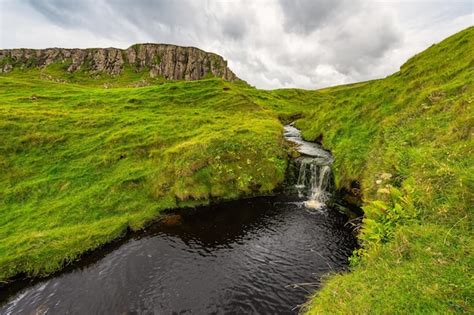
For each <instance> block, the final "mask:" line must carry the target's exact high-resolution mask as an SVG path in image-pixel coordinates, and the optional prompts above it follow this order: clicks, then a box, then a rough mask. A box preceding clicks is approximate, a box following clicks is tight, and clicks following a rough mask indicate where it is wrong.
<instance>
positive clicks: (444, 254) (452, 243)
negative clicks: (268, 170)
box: [297, 27, 474, 314]
mask: <svg viewBox="0 0 474 315" xmlns="http://www.w3.org/2000/svg"><path fill="white" fill-rule="evenodd" d="M473 51H474V28H473V27H471V28H469V29H467V30H465V31H463V32H460V33H458V34H456V35H454V36H452V37H450V38H448V39H446V40H445V41H443V42H441V43H439V44H437V45H434V46H432V47H430V48H429V49H428V50H426V51H424V52H422V53H420V54H418V55H416V56H415V57H413V58H411V59H410V60H409V61H408V62H407V63H405V64H404V65H403V66H402V67H401V69H400V71H399V72H397V73H395V74H393V75H391V76H389V77H387V78H385V79H383V80H376V81H372V82H367V83H363V84H359V85H355V86H347V87H344V86H343V87H336V88H329V89H325V90H321V91H319V92H318V93H320V94H322V97H321V98H320V100H319V101H318V102H317V110H315V111H310V112H309V113H307V114H306V115H305V116H304V118H302V119H300V120H299V121H298V122H297V126H298V127H299V128H301V129H302V130H303V135H304V136H305V137H306V138H308V139H314V138H316V137H317V136H319V135H320V134H321V133H322V135H323V144H324V145H325V146H326V147H327V148H329V149H330V150H331V151H332V152H333V154H334V156H335V157H336V160H335V167H336V170H335V174H336V179H337V182H338V184H339V186H342V185H350V182H351V181H353V180H357V181H359V182H360V183H361V187H362V191H363V196H364V201H365V206H364V212H365V218H364V220H363V223H362V229H361V232H360V235H359V238H360V240H361V241H362V245H363V248H362V249H361V250H360V251H359V252H358V254H359V255H358V256H354V257H353V258H352V265H353V267H352V268H351V272H350V273H348V274H342V275H334V276H331V277H329V278H328V279H327V280H326V281H325V283H324V285H323V289H322V290H321V291H319V292H318V293H316V295H315V296H314V297H313V299H312V301H311V302H310V303H309V304H308V306H307V312H308V313H311V314H320V313H340V314H352V313H359V314H360V313H362V314H367V313H373V314H395V313H403V314H406V313H410V314H433V313H438V314H447V313H456V312H459V313H472V312H474V308H473V300H472V298H473V292H474V287H473V283H474V282H473V273H472V267H473V265H474V264H473V263H474V260H473V258H474V256H473V253H472V250H473V246H474V245H473V244H474V238H473V232H472V231H473V221H472V220H473V213H472V211H473V205H474V198H473V194H474V152H473V151H474V141H473V136H474V107H473V102H474V85H473V79H474V54H473ZM315 105H316V104H315Z"/></svg>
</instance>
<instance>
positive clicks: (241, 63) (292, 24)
mask: <svg viewBox="0 0 474 315" xmlns="http://www.w3.org/2000/svg"><path fill="white" fill-rule="evenodd" d="M473 24H474V0H413V1H409V0H405V1H403V0H401V1H394V0H378V1H376V0H274V1H273V0H253V1H252V0H248V1H246V0H240V1H237V0H235V1H230V0H229V1H211V0H0V48H23V47H27V48H47V47H79V48H86V47H120V48H126V47H128V46H130V45H132V44H134V43H142V42H157V43H171V44H177V45H184V46H196V47H199V48H201V49H204V50H207V51H212V52H215V53H218V54H220V55H222V56H223V57H224V58H225V59H227V60H228V61H229V66H230V68H231V69H232V70H233V71H234V72H235V73H236V74H237V75H238V76H239V77H240V78H242V79H244V80H246V81H247V82H249V83H250V84H252V85H255V86H257V87H259V88H279V87H302V88H320V87H326V86H331V85H336V84H342V83H349V82H354V81H361V80H367V79H372V78H379V77H383V76H386V75H388V74H390V73H393V72H395V71H397V70H398V68H399V67H400V65H401V64H402V63H403V62H404V61H406V59H407V58H409V57H410V56H412V55H413V54H415V53H417V52H419V51H421V50H423V49H425V48H427V47H429V46H430V45H431V44H433V43H436V42H438V41H440V40H442V39H443V38H445V37H447V36H449V35H451V34H454V33H456V32H458V31H460V30H462V29H464V28H466V27H468V26H471V25H473Z"/></svg>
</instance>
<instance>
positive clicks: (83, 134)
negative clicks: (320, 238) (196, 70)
mask: <svg viewBox="0 0 474 315" xmlns="http://www.w3.org/2000/svg"><path fill="white" fill-rule="evenodd" d="M36 77H37V73H34V72H33V73H31V72H29V73H22V74H21V75H18V76H16V75H8V76H2V77H0V91H1V92H0V99H1V106H0V133H1V139H2V141H1V142H0V166H1V169H2V170H4V171H2V173H1V175H0V187H2V188H0V200H1V202H0V226H1V228H0V239H1V240H2V241H1V242H0V279H2V280H6V279H8V278H11V277H13V276H15V275H17V274H19V273H27V274H28V275H31V276H34V275H45V274H48V273H50V272H52V271H55V270H57V269H58V268H60V267H61V266H62V265H63V264H64V263H67V262H69V261H72V260H74V259H75V258H76V257H77V256H78V255H79V254H81V253H83V252H84V251H87V250H90V249H93V248H96V247H98V246H100V245H102V244H104V243H105V242H107V241H110V240H112V239H114V238H117V237H118V236H119V235H121V234H123V233H124V232H125V231H126V230H127V229H128V228H130V229H134V230H135V229H139V228H141V227H143V226H144V225H145V224H146V223H148V222H149V221H150V220H152V219H154V218H156V217H157V216H158V214H159V213H160V211H161V210H163V209H166V208H175V207H182V206H189V205H197V204H206V203H209V202H210V201H212V200H213V199H231V198H237V197H239V196H244V195H253V194H265V193H268V192H270V191H272V190H273V189H274V188H275V187H276V186H277V185H278V184H279V183H281V182H282V181H283V178H284V172H285V169H286V152H285V149H284V146H283V145H282V139H281V132H282V127H281V125H280V123H279V121H278V120H277V118H276V117H275V116H273V115H271V114H270V113H268V112H267V111H266V110H264V109H263V108H261V107H260V106H258V105H256V104H255V103H253V102H252V101H251V100H249V99H248V98H247V97H246V96H245V95H243V94H241V93H240V92H239V91H238V90H237V89H234V88H232V87H231V88H230V89H226V90H225V91H224V90H223V88H224V87H226V86H228V85H229V84H230V83H226V82H223V81H221V80H218V79H210V80H203V81H196V82H174V83H168V84H163V85H159V86H151V87H142V88H115V89H103V88H98V87H91V86H87V87H84V86H80V85H74V84H69V83H57V82H48V81H44V80H39V79H36Z"/></svg>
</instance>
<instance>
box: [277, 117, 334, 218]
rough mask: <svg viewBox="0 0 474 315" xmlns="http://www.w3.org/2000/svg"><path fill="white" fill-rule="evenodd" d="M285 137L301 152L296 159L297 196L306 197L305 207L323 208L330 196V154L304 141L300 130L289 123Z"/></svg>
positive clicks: (331, 159)
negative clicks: (301, 155) (297, 171)
mask: <svg viewBox="0 0 474 315" xmlns="http://www.w3.org/2000/svg"><path fill="white" fill-rule="evenodd" d="M285 138H286V139H287V140H289V141H291V142H293V143H296V144H297V145H298V148H297V150H298V152H300V153H301V154H303V157H301V158H299V159H298V160H297V162H298V163H299V165H300V167H299V173H298V180H297V182H296V185H295V187H296V189H297V191H298V195H299V197H300V198H307V200H306V201H305V202H304V205H305V206H306V207H307V208H312V209H320V208H324V207H325V205H326V202H327V201H328V200H329V199H330V197H331V193H330V184H331V164H332V162H333V158H332V156H331V154H330V153H329V152H327V151H325V150H323V149H322V148H321V147H320V146H319V145H318V144H316V143H313V142H308V141H304V140H303V139H302V138H301V133H300V131H299V130H298V129H296V128H295V127H293V126H291V125H288V126H285Z"/></svg>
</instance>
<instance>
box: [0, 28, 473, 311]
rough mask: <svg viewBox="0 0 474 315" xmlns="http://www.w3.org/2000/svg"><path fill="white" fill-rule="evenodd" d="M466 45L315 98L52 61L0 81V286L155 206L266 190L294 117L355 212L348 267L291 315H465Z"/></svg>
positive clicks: (62, 258) (455, 44)
mask: <svg viewBox="0 0 474 315" xmlns="http://www.w3.org/2000/svg"><path fill="white" fill-rule="evenodd" d="M472 51H474V28H473V27H471V28H468V29H466V30H464V31H462V32H460V33H458V34H455V35H453V36H452V37H450V38H448V39H446V40H445V41H443V42H441V43H439V44H437V45H434V46H432V47H430V48H429V49H427V50H426V51H424V52H422V53H420V54H418V55H416V56H414V57H413V58H411V59H410V60H409V61H408V62H407V63H406V64H404V65H403V66H402V67H401V69H400V71H399V72H397V73H395V74H393V75H391V76H389V77H387V78H385V79H381V80H374V81H369V82H362V83H357V84H351V85H346V86H339V87H334V88H328V89H323V90H319V91H305V90H298V89H284V90H275V91H264V90H257V89H255V88H252V87H250V86H248V85H246V84H244V83H243V82H236V83H229V82H224V81H222V80H219V79H212V78H211V79H207V80H202V81H196V82H166V83H164V82H163V80H160V79H158V80H157V81H150V79H149V78H146V77H143V74H140V73H135V72H134V71H133V70H132V69H130V71H128V72H126V73H125V74H124V75H123V76H118V77H108V76H99V77H93V78H91V77H90V76H88V75H87V73H76V74H74V75H69V74H66V73H64V71H63V70H62V68H61V65H52V66H50V67H48V68H47V69H44V70H42V71H40V70H31V69H29V70H23V71H21V70H15V71H14V72H13V73H11V74H8V75H2V76H0V87H1V89H0V134H1V138H0V139H1V142H0V166H1V167H2V169H4V170H6V171H5V172H2V173H1V174H0V187H1V188H0V197H1V203H0V226H1V228H0V239H1V240H2V242H1V243H0V279H3V280H6V279H8V278H11V277H13V276H15V275H17V274H19V273H27V274H28V275H44V274H48V273H50V272H52V271H54V270H57V269H58V268H60V267H61V266H62V265H63V264H64V263H67V262H69V261H71V260H73V259H75V258H76V257H77V256H78V255H79V254H81V253H82V252H84V251H87V250H90V249H93V248H96V247H98V246H100V245H101V244H103V243H105V242H108V241H110V240H112V239H114V238H116V237H117V236H119V235H121V234H122V233H124V232H125V231H126V230H127V229H128V228H131V229H139V228H141V227H143V226H144V225H145V224H146V223H147V222H149V221H150V220H152V219H154V218H156V217H157V216H158V215H159V213H160V211H161V210H163V209H166V208H174V207H182V206H187V205H196V204H205V203H208V202H211V201H213V200H220V199H230V198H238V197H241V196H244V195H252V194H265V193H268V192H270V191H272V190H273V189H274V188H275V187H277V186H278V185H279V184H280V183H282V181H283V177H284V172H285V168H286V163H287V153H286V148H285V146H284V143H283V141H282V126H281V123H280V121H290V120H296V125H297V127H299V128H301V130H302V131H303V135H304V137H305V138H306V139H309V140H314V139H320V140H322V142H323V144H324V146H325V147H326V148H328V149H330V150H331V151H332V153H333V154H334V156H335V158H336V160H335V164H334V172H335V179H336V185H337V186H338V187H339V188H343V187H346V188H349V189H350V188H351V187H353V186H354V183H355V182H358V183H360V185H361V191H362V196H363V199H364V211H365V217H364V220H363V223H362V227H361V232H360V234H359V238H360V240H361V242H362V244H363V247H362V249H361V250H359V251H357V252H356V253H355V254H354V256H353V257H352V258H351V272H350V273H346V274H335V275H330V276H328V277H327V278H326V279H325V281H324V286H323V288H322V289H321V290H320V291H319V292H317V293H315V295H314V296H313V297H312V299H311V300H310V301H309V302H308V303H307V305H306V308H305V311H306V312H307V313H310V314H325V313H337V314H354V313H373V314H380V313H383V314H386V313H395V314H396V313H414V314H432V313H443V314H444V313H472V312H474V309H473V301H472V298H473V294H472V292H474V290H473V289H474V288H473V283H474V281H473V279H472V278H473V274H472V266H473V255H472V250H473V244H474V240H473V233H472V227H473V224H472V223H473V222H472V205H473V204H474V202H473V201H474V200H473V199H474V198H473V191H474V178H473V175H472V174H474V163H473V162H474V155H473V148H474V143H473V135H474V121H473V120H474V110H473V106H472V102H473V101H474V93H473V77H474V60H473V55H472ZM143 81H146V82H145V83H146V84H153V85H151V86H148V87H138V88H137V87H136V86H139V85H141V84H138V83H139V82H143ZM104 86H105V87H108V88H107V89H104Z"/></svg>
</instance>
